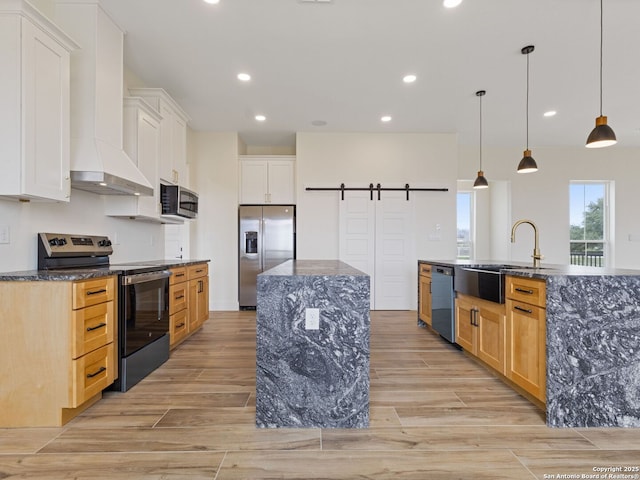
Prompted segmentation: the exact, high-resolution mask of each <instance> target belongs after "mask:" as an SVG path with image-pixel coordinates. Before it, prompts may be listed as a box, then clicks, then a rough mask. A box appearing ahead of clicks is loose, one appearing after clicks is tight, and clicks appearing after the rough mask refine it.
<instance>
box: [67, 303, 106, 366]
mask: <svg viewBox="0 0 640 480" xmlns="http://www.w3.org/2000/svg"><path fill="white" fill-rule="evenodd" d="M114 319H115V317H114V311H113V302H105V303H100V304H98V305H92V306H91V307H87V308H83V309H80V310H74V312H73V314H72V327H71V328H72V329H71V334H72V336H73V338H72V358H74V359H75V358H78V357H81V356H82V355H84V354H85V353H88V352H91V351H93V350H95V349H96V348H99V347H102V346H103V345H106V344H108V343H111V342H113V331H114V325H115V320H114Z"/></svg>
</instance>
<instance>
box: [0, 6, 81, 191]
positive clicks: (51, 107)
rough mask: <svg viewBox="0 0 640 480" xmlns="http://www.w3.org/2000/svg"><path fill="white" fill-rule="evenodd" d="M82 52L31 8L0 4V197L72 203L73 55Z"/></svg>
mask: <svg viewBox="0 0 640 480" xmlns="http://www.w3.org/2000/svg"><path fill="white" fill-rule="evenodd" d="M76 48H78V46H77V45H76V44H75V43H74V42H73V41H72V40H71V39H70V38H69V37H67V36H66V35H65V34H64V33H63V32H62V31H61V30H60V29H59V28H58V27H57V26H55V25H54V24H53V23H51V22H50V21H49V20H48V19H46V18H45V17H44V16H42V15H41V14H40V13H39V12H38V11H37V10H35V9H34V8H33V7H32V6H31V5H30V4H29V3H27V2H25V1H22V0H3V1H2V2H0V65H1V66H2V67H1V68H0V145H2V147H1V148H2V167H3V168H2V175H0V196H6V197H11V198H15V199H21V200H53V201H63V202H68V201H69V197H70V188H71V183H70V172H69V170H70V52H71V50H74V49H76Z"/></svg>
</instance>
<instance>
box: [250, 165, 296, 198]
mask: <svg viewBox="0 0 640 480" xmlns="http://www.w3.org/2000/svg"><path fill="white" fill-rule="evenodd" d="M295 158H296V157H295V156H293V155H283V156H271V155H270V156H258V155H242V156H240V203H241V204H245V205H249V204H273V205H291V204H294V203H295Z"/></svg>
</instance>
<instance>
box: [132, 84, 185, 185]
mask: <svg viewBox="0 0 640 480" xmlns="http://www.w3.org/2000/svg"><path fill="white" fill-rule="evenodd" d="M129 93H130V94H131V95H134V96H137V97H142V98H144V99H145V100H146V101H147V102H148V103H149V104H150V105H151V106H152V107H153V108H154V109H155V110H156V112H158V113H159V114H160V116H161V117H162V120H161V121H160V160H159V162H158V175H159V178H160V180H161V181H162V182H163V183H171V184H174V185H182V186H185V187H188V186H189V175H188V169H187V124H188V122H189V116H188V115H187V114H186V113H185V111H184V110H183V109H182V108H181V107H180V105H178V103H176V101H175V100H174V99H173V98H171V96H169V94H168V93H167V92H166V91H165V90H163V89H162V88H132V89H129Z"/></svg>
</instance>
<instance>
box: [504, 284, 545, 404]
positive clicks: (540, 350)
mask: <svg viewBox="0 0 640 480" xmlns="http://www.w3.org/2000/svg"><path fill="white" fill-rule="evenodd" d="M506 292H507V293H506V295H507V303H506V305H507V339H508V340H507V345H508V351H507V372H506V376H507V378H509V379H510V380H511V381H512V382H513V383H515V384H516V385H518V386H520V387H522V388H523V389H524V390H525V391H527V392H529V393H530V394H531V395H533V396H534V397H536V398H537V399H538V400H541V401H542V402H544V401H545V397H546V373H547V372H546V310H545V304H546V297H545V282H544V280H536V279H529V278H520V277H511V276H507V283H506Z"/></svg>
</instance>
